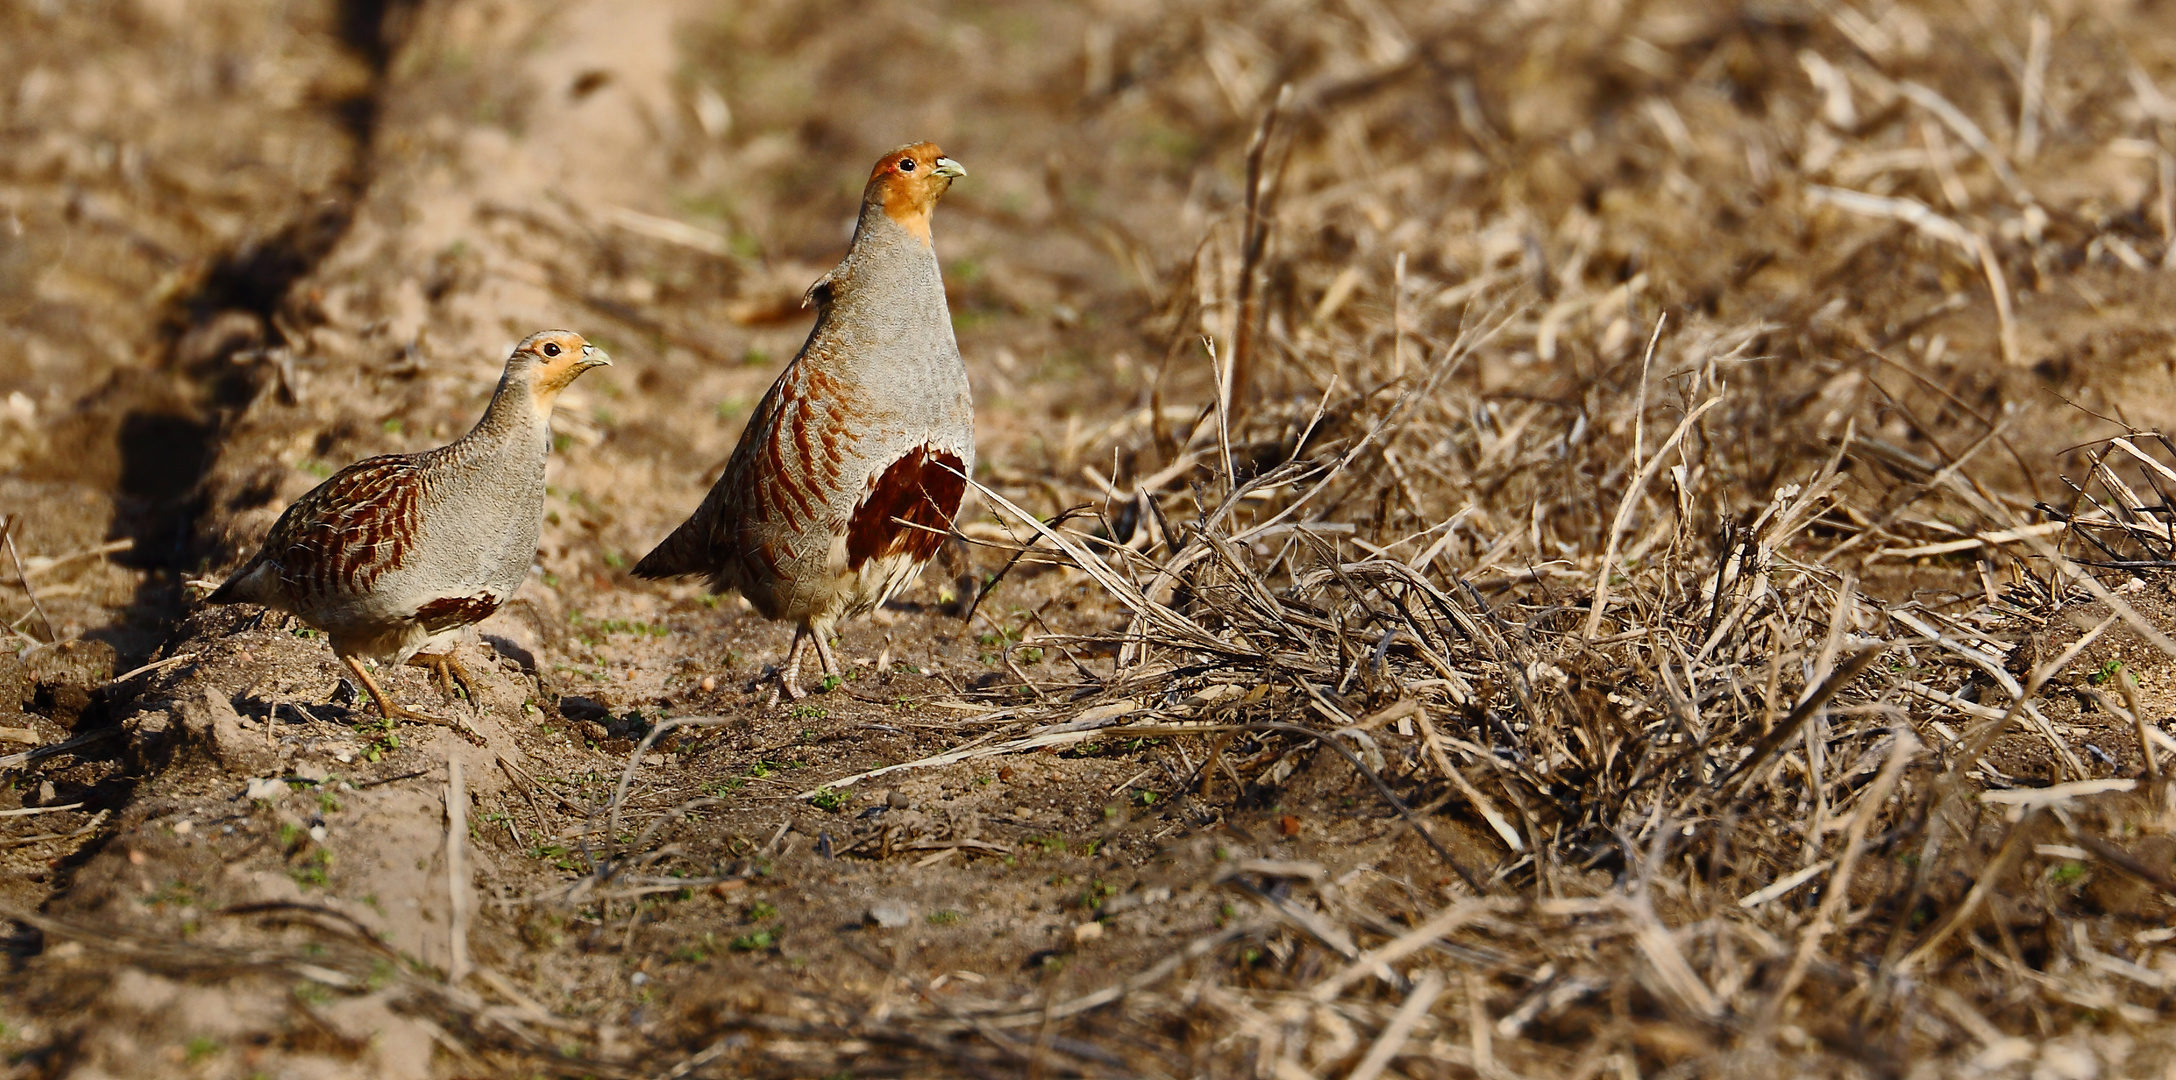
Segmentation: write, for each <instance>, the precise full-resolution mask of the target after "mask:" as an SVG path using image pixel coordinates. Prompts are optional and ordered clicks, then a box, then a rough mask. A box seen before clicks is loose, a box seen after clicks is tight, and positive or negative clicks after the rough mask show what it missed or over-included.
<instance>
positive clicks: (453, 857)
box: [446, 757, 469, 986]
mask: <svg viewBox="0 0 2176 1080" xmlns="http://www.w3.org/2000/svg"><path fill="white" fill-rule="evenodd" d="M446 900H447V907H448V909H449V911H450V913H451V919H450V921H451V923H452V926H451V928H450V929H449V930H448V931H447V933H448V934H449V936H450V940H449V941H448V942H447V950H448V952H449V953H450V957H451V958H450V959H449V961H448V962H447V964H446V984H447V985H449V986H459V985H460V984H461V980H462V979H465V978H467V977H468V973H469V963H468V786H467V785H466V784H464V783H463V782H462V776H461V759H460V758H459V757H449V758H447V759H446Z"/></svg>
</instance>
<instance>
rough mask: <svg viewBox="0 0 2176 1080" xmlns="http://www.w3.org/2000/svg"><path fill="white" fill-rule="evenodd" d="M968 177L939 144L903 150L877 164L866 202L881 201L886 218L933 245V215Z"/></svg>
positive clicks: (896, 151) (872, 174)
mask: <svg viewBox="0 0 2176 1080" xmlns="http://www.w3.org/2000/svg"><path fill="white" fill-rule="evenodd" d="M965 175H967V170H966V169H964V168H961V167H960V163H959V162H957V161H954V160H952V159H951V158H948V157H946V156H944V151H943V150H940V149H938V148H937V144H936V143H926V142H925V143H915V144H914V145H913V146H902V147H900V148H899V149H897V150H894V151H892V152H891V153H889V154H886V155H884V158H883V160H881V161H878V162H877V163H876V169H875V171H873V172H871V173H870V174H869V187H868V190H867V191H866V192H865V193H864V194H863V196H862V198H864V199H873V200H876V201H879V202H881V203H882V204H883V206H884V215H885V216H886V217H889V218H891V219H892V220H893V221H896V222H898V223H899V225H900V227H901V228H904V229H905V230H907V231H908V232H910V233H912V234H914V235H915V236H917V237H920V238H921V240H922V242H923V243H925V244H926V243H928V242H929V212H930V210H932V209H934V208H935V207H936V205H937V198H938V196H941V195H943V194H944V192H945V189H946V188H948V187H951V186H952V181H953V180H954V179H955V178H957V177H961V176H965Z"/></svg>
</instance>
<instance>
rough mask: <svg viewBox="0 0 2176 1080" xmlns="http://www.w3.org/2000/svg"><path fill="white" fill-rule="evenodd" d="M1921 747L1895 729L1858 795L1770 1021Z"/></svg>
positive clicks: (1793, 988) (1831, 922)
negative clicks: (1898, 781)
mask: <svg viewBox="0 0 2176 1080" xmlns="http://www.w3.org/2000/svg"><path fill="white" fill-rule="evenodd" d="M1920 749H1921V744H1920V742H1919V737H1918V736H1917V735H1914V734H1912V729H1911V728H1909V727H1903V726H1899V727H1898V728H1897V729H1896V742H1894V743H1892V744H1890V747H1889V760H1888V761H1886V762H1884V763H1883V764H1882V766H1881V774H1880V775H1878V776H1876V777H1874V782H1873V784H1872V785H1870V786H1869V787H1868V788H1867V789H1866V794H1864V795H1862V796H1860V797H1859V809H1858V812H1857V813H1854V814H1852V815H1851V825H1850V828H1848V829H1847V830H1846V831H1845V833H1844V851H1843V854H1842V855H1840V856H1838V857H1837V859H1836V872H1835V873H1834V874H1833V875H1831V876H1830V877H1829V880H1828V888H1826V889H1824V890H1822V893H1821V907H1820V910H1819V911H1817V912H1816V913H1815V914H1814V917H1813V925H1811V926H1808V927H1807V928H1806V933H1805V935H1804V936H1803V937H1801V938H1799V940H1798V954H1797V955H1795V956H1793V957H1791V967H1790V970H1789V971H1788V972H1786V973H1785V974H1784V976H1783V985H1781V986H1780V987H1777V989H1776V995H1775V997H1774V998H1772V999H1770V1000H1769V1002H1768V1016H1769V1020H1770V1022H1773V1021H1774V1020H1775V1019H1776V1018H1777V1017H1779V1016H1781V1015H1782V1011H1783V1003H1784V1002H1786V1001H1789V1000H1790V999H1791V995H1792V994H1794V993H1796V992H1797V991H1798V984H1799V982H1800V981H1801V980H1803V979H1804V978H1805V977H1806V967H1807V965H1809V964H1811V963H1812V962H1813V953H1814V950H1815V949H1818V948H1820V946H1821V939H1822V938H1824V937H1826V936H1828V932H1829V930H1830V929H1831V928H1833V927H1834V926H1835V925H1836V913H1837V912H1838V911H1839V910H1840V909H1841V908H1842V907H1843V905H1844V903H1845V901H1847V900H1848V899H1849V898H1850V895H1851V871H1852V869H1853V868H1854V867H1855V866H1856V865H1857V864H1858V861H1859V854H1860V852H1861V851H1863V850H1864V849H1865V847H1866V830H1867V829H1868V827H1870V826H1871V825H1873V823H1874V815H1876V814H1878V813H1880V812H1881V808H1882V807H1883V806H1885V805H1887V804H1888V802H1889V792H1890V790H1891V789H1893V788H1894V787H1896V778H1897V777H1898V776H1901V775H1903V773H1904V766H1905V765H1907V764H1909V763H1910V762H1911V759H1912V758H1913V757H1914V756H1916V755H1917V754H1918V753H1919V751H1920Z"/></svg>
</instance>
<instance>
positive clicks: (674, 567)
mask: <svg viewBox="0 0 2176 1080" xmlns="http://www.w3.org/2000/svg"><path fill="white" fill-rule="evenodd" d="M706 516H707V515H704V514H700V513H698V514H696V515H695V516H694V517H691V518H689V519H688V520H686V521H684V522H681V523H680V527H679V528H677V529H674V530H673V531H672V535H671V536H668V537H666V538H665V539H664V542H662V543H660V544H658V545H657V547H656V548H654V549H652V550H651V552H650V553H649V554H648V555H644V556H643V557H642V561H641V562H638V563H636V564H635V568H634V570H633V573H634V575H635V576H636V577H638V578H670V577H685V576H687V575H689V574H709V573H714V572H716V570H717V567H716V566H715V565H714V560H712V559H711V557H710V538H709V533H710V524H709V522H708V521H707V520H706Z"/></svg>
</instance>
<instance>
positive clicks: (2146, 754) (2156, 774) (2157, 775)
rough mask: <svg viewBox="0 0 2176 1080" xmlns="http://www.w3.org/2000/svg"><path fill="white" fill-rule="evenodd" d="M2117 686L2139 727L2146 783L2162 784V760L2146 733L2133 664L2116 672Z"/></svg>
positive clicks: (2133, 720)
mask: <svg viewBox="0 0 2176 1080" xmlns="http://www.w3.org/2000/svg"><path fill="white" fill-rule="evenodd" d="M2116 688H2117V689H2118V690H2121V691H2122V692H2123V701H2124V703H2125V704H2127V705H2129V706H2130V707H2131V723H2132V724H2133V725H2134V726H2136V727H2137V729H2138V754H2139V756H2140V757H2143V758H2145V759H2146V783H2147V784H2149V785H2152V786H2153V787H2155V788H2158V787H2160V786H2161V762H2160V761H2159V760H2157V759H2156V758H2155V757H2154V754H2153V743H2152V742H2150V741H2149V739H2148V736H2147V734H2146V710H2145V709H2143V708H2140V707H2139V702H2138V677H2137V676H2135V675H2132V674H2131V666H2130V665H2129V664H2125V665H2123V668H2122V670H2120V671H2118V672H2117V673H2116Z"/></svg>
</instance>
